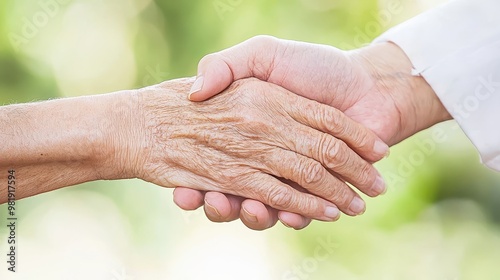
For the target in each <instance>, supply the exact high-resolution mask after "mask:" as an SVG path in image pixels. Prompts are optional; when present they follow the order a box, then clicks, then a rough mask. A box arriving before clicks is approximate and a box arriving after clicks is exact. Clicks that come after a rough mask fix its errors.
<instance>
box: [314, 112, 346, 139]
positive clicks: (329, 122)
mask: <svg viewBox="0 0 500 280" xmlns="http://www.w3.org/2000/svg"><path fill="white" fill-rule="evenodd" d="M322 111H323V113H321V114H320V116H321V122H322V123H323V126H324V128H325V130H326V131H327V132H330V133H333V134H343V132H344V131H345V130H346V126H347V123H342V121H341V115H340V114H339V113H338V111H337V110H332V109H330V108H328V109H327V110H322Z"/></svg>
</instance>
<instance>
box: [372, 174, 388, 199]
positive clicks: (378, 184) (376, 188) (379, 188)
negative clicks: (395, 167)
mask: <svg viewBox="0 0 500 280" xmlns="http://www.w3.org/2000/svg"><path fill="white" fill-rule="evenodd" d="M372 190H373V192H374V193H375V194H376V195H379V194H384V193H385V192H386V191H387V188H386V185H385V181H384V178H382V177H381V176H380V175H379V176H377V179H376V180H375V183H373V187H372Z"/></svg>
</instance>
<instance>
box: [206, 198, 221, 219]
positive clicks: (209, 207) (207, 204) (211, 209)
mask: <svg viewBox="0 0 500 280" xmlns="http://www.w3.org/2000/svg"><path fill="white" fill-rule="evenodd" d="M205 206H207V207H208V209H209V210H210V211H211V212H212V213H213V214H215V215H217V217H221V214H220V213H219V210H217V208H215V207H213V206H212V205H211V204H210V203H208V202H207V201H206V200H205Z"/></svg>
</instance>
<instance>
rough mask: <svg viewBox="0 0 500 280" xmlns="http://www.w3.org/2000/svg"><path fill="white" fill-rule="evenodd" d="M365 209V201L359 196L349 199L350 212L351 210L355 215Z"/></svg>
mask: <svg viewBox="0 0 500 280" xmlns="http://www.w3.org/2000/svg"><path fill="white" fill-rule="evenodd" d="M365 209H366V206H365V202H364V201H363V200H362V199H361V198H359V197H355V198H354V199H353V200H352V201H351V204H349V210H351V212H353V213H354V214H356V215H361V214H363V213H365Z"/></svg>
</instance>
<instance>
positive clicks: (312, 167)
mask: <svg viewBox="0 0 500 280" xmlns="http://www.w3.org/2000/svg"><path fill="white" fill-rule="evenodd" d="M301 165H302V166H304V167H305V168H301V169H299V170H302V174H303V175H302V176H303V180H304V182H306V183H307V184H315V183H316V184H317V183H320V182H322V181H323V180H324V178H325V177H326V170H325V168H323V165H321V163H319V162H317V161H312V160H308V161H305V162H303V163H302V164H301Z"/></svg>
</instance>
